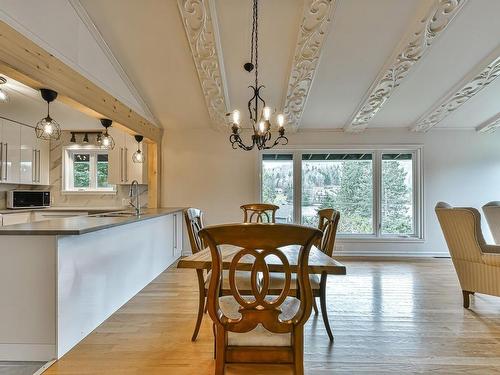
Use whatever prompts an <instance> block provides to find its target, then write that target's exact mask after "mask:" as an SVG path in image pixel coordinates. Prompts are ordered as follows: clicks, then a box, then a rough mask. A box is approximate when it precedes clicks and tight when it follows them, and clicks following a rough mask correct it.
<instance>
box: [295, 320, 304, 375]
mask: <svg viewBox="0 0 500 375" xmlns="http://www.w3.org/2000/svg"><path fill="white" fill-rule="evenodd" d="M293 368H294V375H304V327H303V326H301V327H299V328H296V329H295V330H294V333H293Z"/></svg>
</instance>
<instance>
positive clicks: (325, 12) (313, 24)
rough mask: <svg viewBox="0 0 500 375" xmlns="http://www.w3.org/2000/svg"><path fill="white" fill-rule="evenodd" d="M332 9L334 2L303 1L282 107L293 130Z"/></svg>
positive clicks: (314, 69)
mask: <svg viewBox="0 0 500 375" xmlns="http://www.w3.org/2000/svg"><path fill="white" fill-rule="evenodd" d="M334 8H335V0H306V1H305V4H304V12H303V17H302V23H301V25H300V30H299V35H298V38H297V46H296V47H295V55H294V58H293V63H292V69H291V71H290V78H289V80H288V89H287V93H286V97H285V104H284V106H283V108H284V114H285V117H286V119H287V123H288V124H289V125H291V126H290V127H291V128H292V129H293V128H294V129H297V127H298V126H299V123H300V119H301V117H302V113H303V111H304V107H305V104H306V100H307V96H308V95H309V90H310V89H311V85H312V82H313V79H314V75H315V73H316V68H317V66H318V63H319V59H320V56H321V50H322V48H323V43H324V41H325V38H326V35H327V32H328V28H329V25H330V23H331V22H330V21H331V18H332V15H333V11H334Z"/></svg>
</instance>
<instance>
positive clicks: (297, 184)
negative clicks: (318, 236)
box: [293, 151, 302, 224]
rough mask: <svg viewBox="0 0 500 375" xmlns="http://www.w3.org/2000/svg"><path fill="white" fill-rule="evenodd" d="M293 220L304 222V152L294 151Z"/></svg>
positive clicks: (296, 222) (297, 222) (299, 222)
mask: <svg viewBox="0 0 500 375" xmlns="http://www.w3.org/2000/svg"><path fill="white" fill-rule="evenodd" d="M293 220H294V222H295V224H301V223H302V153H301V152H299V151H296V152H294V153H293Z"/></svg>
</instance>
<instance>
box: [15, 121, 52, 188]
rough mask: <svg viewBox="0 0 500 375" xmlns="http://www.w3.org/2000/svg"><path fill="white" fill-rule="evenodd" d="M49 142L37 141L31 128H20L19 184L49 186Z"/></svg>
mask: <svg viewBox="0 0 500 375" xmlns="http://www.w3.org/2000/svg"><path fill="white" fill-rule="evenodd" d="M49 152H50V151H49V142H48V141H45V140H42V139H38V138H37V137H36V135H35V131H34V129H33V128H29V127H27V126H21V166H20V182H21V184H28V185H49Z"/></svg>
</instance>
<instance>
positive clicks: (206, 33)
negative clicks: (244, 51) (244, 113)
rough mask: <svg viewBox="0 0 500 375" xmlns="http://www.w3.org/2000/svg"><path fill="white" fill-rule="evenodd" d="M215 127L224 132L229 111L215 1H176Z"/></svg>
mask: <svg viewBox="0 0 500 375" xmlns="http://www.w3.org/2000/svg"><path fill="white" fill-rule="evenodd" d="M177 4H178V6H179V12H180V15H181V19H182V23H183V24H184V29H185V31H186V36H187V39H188V41H189V46H190V48H191V53H192V55H193V61H194V64H195V66H196V71H197V72H198V78H199V80H200V85H201V89H202V90H203V95H204V96H205V103H206V105H207V109H208V113H209V115H210V119H211V122H212V125H213V127H214V128H216V129H222V128H223V127H222V126H221V125H222V124H226V122H227V120H226V113H227V112H228V108H229V98H228V95H227V85H226V79H225V75H224V64H223V60H222V53H221V47H220V39H219V33H218V25H217V17H216V14H215V5H214V4H213V0H177Z"/></svg>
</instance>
